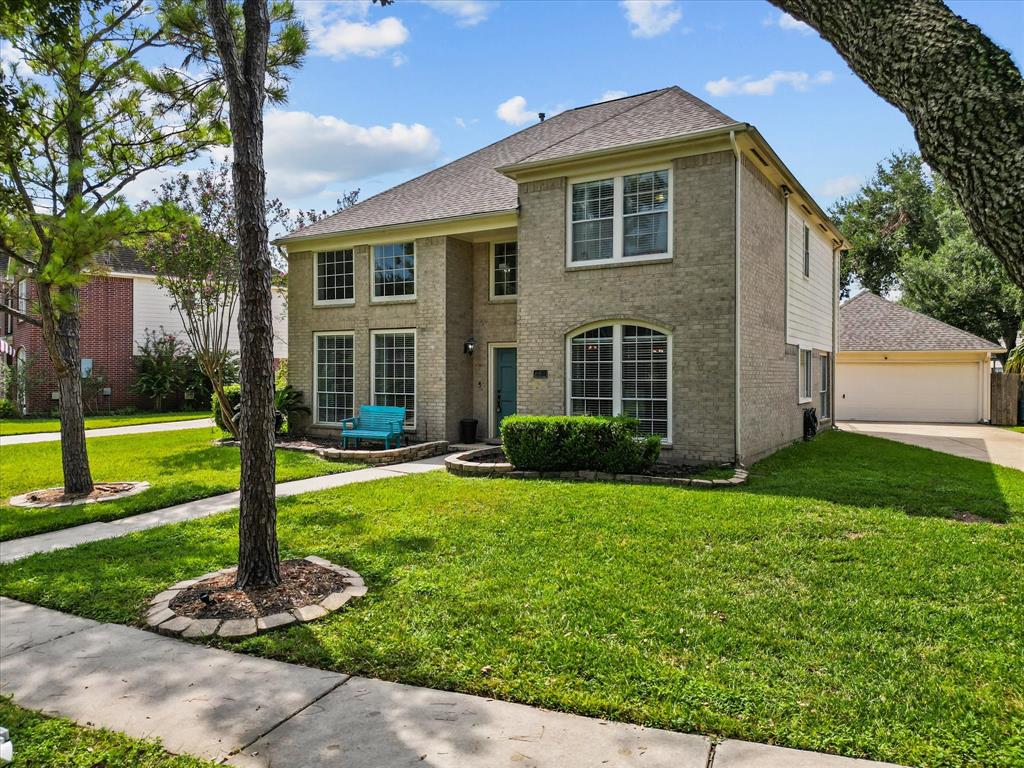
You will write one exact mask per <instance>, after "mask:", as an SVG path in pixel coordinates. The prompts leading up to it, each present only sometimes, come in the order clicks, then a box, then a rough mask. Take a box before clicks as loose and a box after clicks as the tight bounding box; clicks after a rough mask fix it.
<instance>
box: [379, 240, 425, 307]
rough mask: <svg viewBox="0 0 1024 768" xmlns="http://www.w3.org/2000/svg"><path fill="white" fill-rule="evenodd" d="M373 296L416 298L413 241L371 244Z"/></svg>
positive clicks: (383, 298)
mask: <svg viewBox="0 0 1024 768" xmlns="http://www.w3.org/2000/svg"><path fill="white" fill-rule="evenodd" d="M373 298H374V299H375V300H378V301H384V300H387V299H414V298H416V247H415V245H414V244H413V243H387V244H386V245H375V246H373Z"/></svg>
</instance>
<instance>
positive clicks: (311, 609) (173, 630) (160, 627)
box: [146, 555, 366, 638]
mask: <svg viewBox="0 0 1024 768" xmlns="http://www.w3.org/2000/svg"><path fill="white" fill-rule="evenodd" d="M305 559H306V560H307V561H308V562H310V563H314V564H315V565H319V566H321V567H322V568H328V569H330V570H332V571H334V572H335V573H339V574H341V575H342V576H344V577H345V581H346V582H347V584H346V586H345V589H343V590H341V591H340V592H332V593H331V594H329V595H327V597H325V598H324V599H323V600H321V601H320V602H318V603H312V604H310V605H303V606H300V607H298V608H295V609H293V610H291V611H282V612H281V613H274V614H271V615H270V616H261V617H260V618H258V619H197V618H193V617H192V616H181V615H179V614H177V613H175V611H174V609H172V608H171V607H170V604H171V600H173V599H174V598H175V597H177V596H178V593H179V592H181V591H182V590H183V589H188V588H189V587H193V586H195V585H196V584H198V583H200V582H202V581H205V580H206V579H212V578H213V577H215V576H220V575H223V574H227V573H234V572H235V571H236V570H238V568H237V566H232V567H231V568H222V569H221V570H219V571H212V572H210V573H207V574H203V575H202V576H200V577H198V578H196V579H186V580H185V581H179V582H178V583H177V584H174V585H172V586H170V587H168V588H167V589H165V590H164V591H163V592H161V593H160V594H158V595H157V596H156V597H154V598H153V599H152V600H150V601H149V609H148V611H147V613H146V624H147V625H148V626H149V627H151V628H153V629H155V630H156V631H157V632H159V633H160V634H161V635H169V636H171V637H177V636H179V635H180V636H181V637H211V636H213V635H216V636H217V637H229V638H231V637H249V636H250V635H255V634H257V633H263V632H269V631H270V630H272V629H278V628H280V627H287V626H290V625H291V624H296V623H298V622H307V621H313V620H314V619H319V618H320V617H321V616H326V615H327V614H329V613H333V612H334V611H336V610H338V609H339V608H341V606H343V605H345V603H347V602H348V601H349V600H351V599H352V598H354V597H362V596H363V595H365V594H366V585H365V584H364V583H363V578H362V577H361V576H360V575H359V574H358V573H356V572H355V571H353V570H351V569H350V568H342V567H341V566H340V565H335V564H334V563H332V562H331V561H329V560H324V559H323V558H322V557H317V556H316V555H310V556H309V557H307V558H305Z"/></svg>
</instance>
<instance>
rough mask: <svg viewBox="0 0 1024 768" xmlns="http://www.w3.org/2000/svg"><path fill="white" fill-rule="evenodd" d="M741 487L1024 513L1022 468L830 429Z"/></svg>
mask: <svg viewBox="0 0 1024 768" xmlns="http://www.w3.org/2000/svg"><path fill="white" fill-rule="evenodd" d="M741 492H744V493H754V494H770V495H775V496H799V497H804V498H814V499H820V500H822V501H828V502H832V503H835V504H848V505H855V506H860V507H868V508H870V507H890V508H896V509H902V510H903V511H905V512H906V513H907V514H910V515H923V516H933V517H947V518H956V517H962V516H964V514H965V513H966V514H968V515H976V516H979V517H983V518H987V519H988V520H992V521H995V522H1000V523H1006V522H1010V521H1012V520H1015V519H1019V518H1020V517H1021V515H1022V513H1024V473H1021V472H1017V471H1015V470H1012V469H1008V468H1005V467H1000V466H996V465H993V464H989V463H987V462H982V461H974V460H972V459H964V458H960V457H958V456H950V455H948V454H945V453H939V452H937V451H932V450H929V449H927V448H919V447H917V446H912V445H906V444H903V443H897V442H894V441H891V440H885V439H882V438H876V437H869V436H866V435H857V434H851V433H848V432H837V431H833V432H827V433H824V434H822V435H819V436H818V437H816V438H815V439H814V440H812V441H810V442H806V443H800V444H797V445H794V446H792V447H790V448H786V449H783V450H781V451H779V452H778V453H775V454H773V455H771V456H769V457H768V458H766V459H764V460H762V461H760V462H758V463H757V464H755V465H754V466H753V467H751V470H750V481H749V483H748V484H747V485H746V486H744V487H742V490H741Z"/></svg>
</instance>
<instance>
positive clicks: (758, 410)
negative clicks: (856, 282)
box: [740, 158, 821, 465]
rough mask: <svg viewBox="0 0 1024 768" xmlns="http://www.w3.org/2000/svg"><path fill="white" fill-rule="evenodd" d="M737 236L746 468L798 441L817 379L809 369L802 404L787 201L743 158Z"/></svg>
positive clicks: (815, 395)
mask: <svg viewBox="0 0 1024 768" xmlns="http://www.w3.org/2000/svg"><path fill="white" fill-rule="evenodd" d="M741 184H742V187H741V198H742V199H741V232H740V253H741V264H740V282H741V285H740V307H741V309H740V339H741V343H740V358H741V362H740V393H741V394H740V425H741V429H742V432H741V436H740V444H741V452H742V461H743V463H744V464H748V465H749V464H751V463H753V462H754V461H757V460H758V459H760V458H762V457H764V456H766V455H768V454H769V453H772V452H773V451H775V450H778V449H779V448H781V447H783V446H785V445H787V444H789V443H791V442H793V441H794V440H799V439H800V438H801V436H802V435H803V411H804V409H805V408H808V407H810V406H814V407H815V408H818V399H819V398H818V390H819V389H820V384H821V377H820V373H819V372H820V367H819V362H818V357H817V355H816V354H815V356H814V357H813V363H812V382H813V383H812V388H811V389H812V391H811V396H812V401H811V402H810V403H800V402H799V381H798V378H799V358H798V348H797V347H796V346H795V345H792V344H786V242H785V226H786V224H785V221H786V214H785V201H784V199H783V196H782V192H781V191H780V190H779V189H777V188H776V187H775V186H774V185H773V184H771V183H770V182H769V181H768V179H767V178H765V176H764V175H763V174H762V173H761V172H760V171H759V170H758V169H757V168H756V167H755V166H754V165H753V164H751V163H750V162H749V161H748V160H746V159H745V158H744V160H743V165H742V176H741Z"/></svg>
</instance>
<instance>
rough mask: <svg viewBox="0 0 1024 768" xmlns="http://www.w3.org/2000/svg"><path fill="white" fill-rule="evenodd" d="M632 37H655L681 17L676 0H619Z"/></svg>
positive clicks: (664, 31) (668, 28) (680, 10)
mask: <svg viewBox="0 0 1024 768" xmlns="http://www.w3.org/2000/svg"><path fill="white" fill-rule="evenodd" d="M619 5H620V6H621V7H622V10H624V11H625V12H626V19H627V20H628V21H629V33H630V34H631V35H633V37H657V36H658V35H663V34H665V33H666V32H668V31H669V30H670V29H672V27H673V26H674V25H675V24H676V22H678V21H679V20H680V19H681V18H683V11H682V9H681V8H680V7H679V4H678V3H677V2H676V0H620V2H619Z"/></svg>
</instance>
